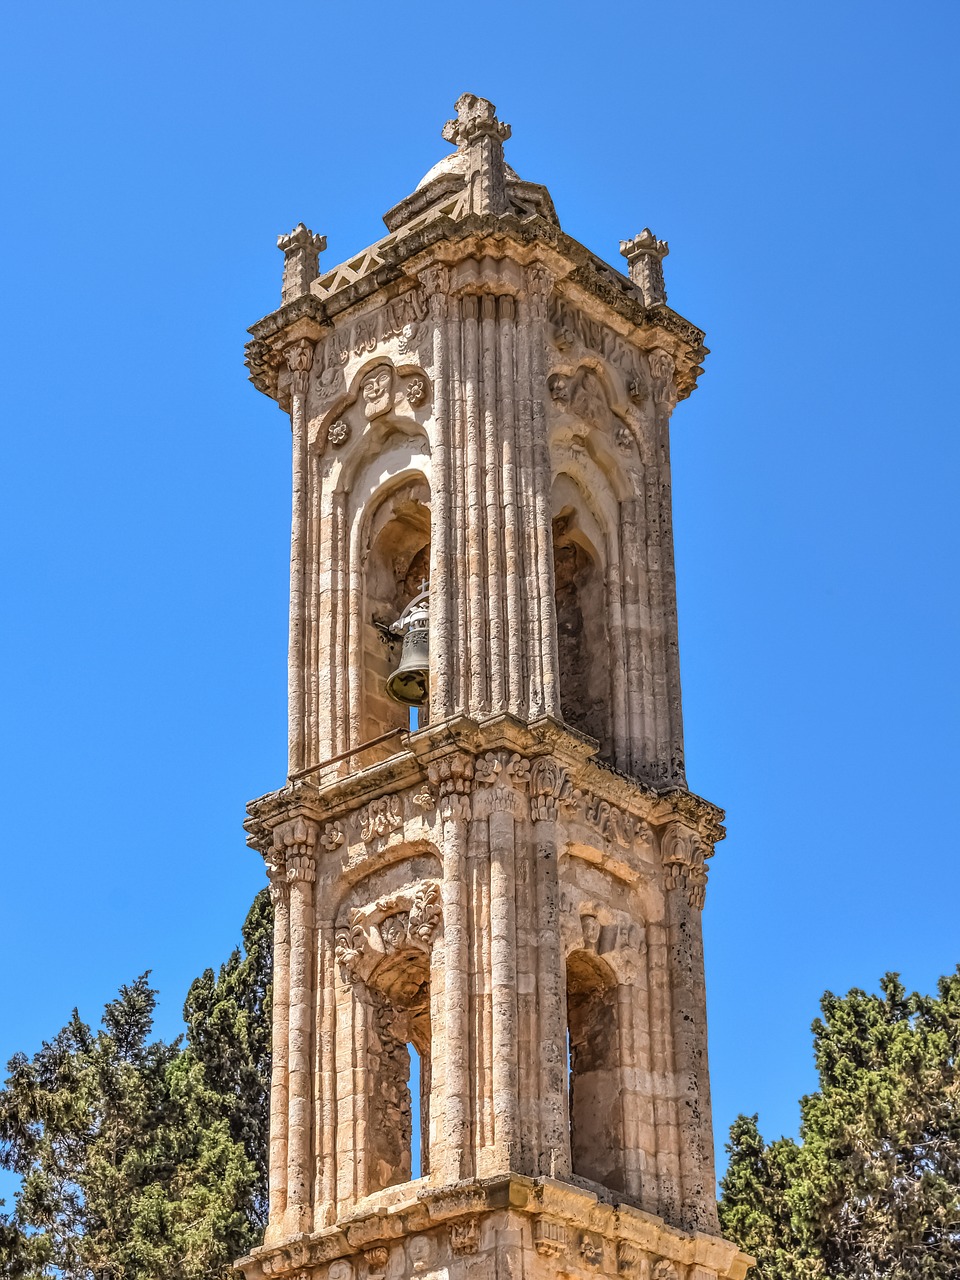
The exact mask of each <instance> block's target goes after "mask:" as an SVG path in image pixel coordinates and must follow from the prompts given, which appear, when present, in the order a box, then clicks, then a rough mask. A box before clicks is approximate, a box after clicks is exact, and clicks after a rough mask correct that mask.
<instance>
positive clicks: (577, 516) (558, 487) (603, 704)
mask: <svg viewBox="0 0 960 1280" xmlns="http://www.w3.org/2000/svg"><path fill="white" fill-rule="evenodd" d="M553 512H554V514H553V567H554V593H555V601H556V613H557V654H558V661H559V675H560V709H561V714H562V715H563V718H564V720H565V721H566V722H567V724H569V725H571V726H572V727H573V728H575V729H579V730H580V731H581V732H582V733H586V734H588V735H589V736H590V737H591V738H596V739H597V741H598V742H599V743H600V750H599V755H600V757H601V758H603V759H609V758H611V755H612V751H613V686H612V681H611V637H610V627H609V606H608V600H607V585H606V572H605V570H606V564H605V542H606V539H605V538H604V534H603V531H602V529H601V527H600V524H599V522H598V521H597V519H596V517H595V516H594V515H593V513H592V511H591V510H590V507H589V504H588V502H587V499H586V495H585V494H584V492H583V491H582V490H581V489H580V487H579V486H578V485H577V484H576V483H575V482H574V481H573V480H572V479H571V478H570V477H569V476H567V475H559V476H557V478H556V480H555V482H554V486H553Z"/></svg>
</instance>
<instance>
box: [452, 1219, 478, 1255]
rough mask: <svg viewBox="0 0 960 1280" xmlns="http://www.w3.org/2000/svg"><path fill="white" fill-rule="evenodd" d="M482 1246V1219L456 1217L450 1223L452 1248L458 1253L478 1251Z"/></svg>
mask: <svg viewBox="0 0 960 1280" xmlns="http://www.w3.org/2000/svg"><path fill="white" fill-rule="evenodd" d="M479 1247H480V1219H479V1218H477V1217H469V1218H454V1220H453V1221H452V1222H451V1223H450V1248H451V1249H452V1250H453V1252H454V1253H455V1254H457V1255H460V1256H462V1255H463V1254H466V1253H476V1252H477V1250H478V1249H479Z"/></svg>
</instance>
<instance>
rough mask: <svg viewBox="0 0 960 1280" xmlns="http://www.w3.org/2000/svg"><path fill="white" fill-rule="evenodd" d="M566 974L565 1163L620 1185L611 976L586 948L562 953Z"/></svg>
mask: <svg viewBox="0 0 960 1280" xmlns="http://www.w3.org/2000/svg"><path fill="white" fill-rule="evenodd" d="M594 941H595V939H594ZM566 977H567V1033H568V1044H569V1070H570V1094H569V1101H570V1158H571V1167H572V1169H573V1172H574V1174H576V1175H577V1176H578V1177H581V1178H587V1179H589V1180H590V1181H591V1182H597V1183H599V1184H600V1185H601V1186H604V1187H609V1188H610V1189H611V1190H613V1191H623V1190H624V1189H625V1176H624V1172H625V1171H624V1160H623V1157H624V1125H623V1105H622V1087H621V1083H622V1082H621V1064H620V1025H619V1018H620V1011H619V1004H618V999H617V979H616V976H615V974H614V972H613V970H612V969H611V967H610V965H609V964H607V962H606V961H605V960H603V959H602V958H601V957H600V956H598V955H595V954H593V953H592V952H591V951H587V950H586V949H584V950H578V951H573V952H571V953H570V955H569V956H568V957H567V974H566Z"/></svg>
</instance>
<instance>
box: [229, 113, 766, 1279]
mask: <svg viewBox="0 0 960 1280" xmlns="http://www.w3.org/2000/svg"><path fill="white" fill-rule="evenodd" d="M456 112H457V114H456V119H454V120H452V121H451V122H450V123H449V124H447V126H446V127H445V129H444V130H443V136H444V138H445V139H446V140H447V141H448V142H449V143H451V144H452V145H453V148H454V149H453V150H452V151H450V153H449V154H448V155H447V156H446V157H445V158H444V159H442V160H441V161H440V162H439V164H437V165H436V166H435V167H434V168H433V169H431V170H430V172H429V173H428V174H427V175H426V176H425V177H424V178H423V180H422V181H421V182H420V183H419V185H418V186H417V188H416V190H415V191H414V192H413V194H412V195H409V196H407V198H406V199H404V200H402V201H401V202H400V203H399V204H398V205H396V206H395V207H394V208H393V209H391V210H390V211H389V212H388V213H387V214H386V215H385V218H384V222H385V223H386V228H387V234H386V236H385V237H384V238H383V239H382V240H380V241H378V242H377V243H376V244H374V245H371V246H370V247H369V248H367V249H364V250H363V251H362V252H360V253H358V254H356V255H355V256H354V257H352V258H350V259H349V260H348V261H346V262H344V263H342V264H341V265H340V266H337V267H333V268H332V269H321V267H320V263H319V257H320V254H321V252H322V250H323V249H324V248H325V241H324V239H323V237H322V236H317V235H314V234H313V233H312V232H310V231H308V230H307V228H306V227H304V226H303V225H302V224H301V225H300V226H298V227H297V228H296V230H295V231H293V232H292V233H291V234H290V235H288V236H283V237H281V239H280V241H279V246H280V248H281V250H282V251H283V254H284V271H283V286H282V303H281V306H280V307H279V309H278V310H276V311H274V312H273V313H271V314H270V315H268V316H267V317H266V318H265V319H263V320H261V321H259V322H258V323H257V324H255V325H254V326H253V328H252V329H251V333H252V335H253V336H252V341H251V342H250V343H249V344H248V347H247V355H248V365H249V368H250V372H251V379H252V381H253V383H254V385H255V386H256V387H257V388H258V389H259V390H261V391H263V392H264V393H265V394H267V395H269V396H271V397H272V398H273V399H275V400H276V401H277V403H278V404H279V405H280V407H281V408H282V409H283V410H284V411H285V412H286V413H288V414H289V415H290V421H291V426H292V438H293V518H292V539H291V556H290V572H291V586H290V654H289V726H290V727H289V772H288V778H287V781H286V784H285V785H284V786H283V787H281V788H280V789H279V790H278V791H274V792H271V793H270V794H268V795H265V796H262V797H261V798H260V799H258V800H255V801H253V802H252V803H251V804H250V806H249V809H248V813H249V817H248V820H247V823H246V828H247V831H248V832H249V838H250V843H251V844H252V845H253V846H254V847H255V848H256V849H258V850H259V851H260V852H261V853H262V854H263V857H264V858H265V860H266V866H267V874H268V876H269V879H270V885H271V892H272V895H273V899H274V903H275V906H276V935H275V944H276V945H275V975H274V1012H273V1018H274V1022H273V1062H274V1066H273V1087H272V1097H271V1114H270V1222H269V1227H268V1229H267V1234H266V1239H265V1243H264V1245H263V1246H262V1247H261V1248H259V1249H257V1250H255V1251H254V1252H253V1253H252V1254H251V1255H250V1256H249V1257H247V1258H244V1259H241V1260H240V1262H239V1263H238V1264H237V1267H238V1269H239V1270H240V1271H241V1272H242V1273H243V1275H244V1276H245V1278H246V1280H264V1278H265V1277H287V1276H289V1277H296V1280H406V1278H407V1277H413V1276H419V1275H423V1276H425V1277H426V1276H429V1277H438V1278H439V1277H443V1278H444V1280H460V1278H461V1277H476V1278H477V1280H479V1278H480V1277H504V1278H509V1280H520V1278H521V1277H525V1278H526V1280H539V1278H541V1277H542V1280H551V1278H553V1277H557V1276H560V1275H563V1276H568V1277H610V1278H611V1280H612V1278H613V1277H628V1278H635V1280H719V1278H720V1277H723V1278H724V1280H726V1278H729V1280H741V1277H743V1276H744V1274H745V1272H746V1269H747V1267H748V1265H749V1261H750V1260H749V1259H748V1258H746V1257H745V1256H744V1255H742V1254H740V1253H739V1252H738V1251H737V1249H736V1248H735V1247H734V1246H733V1245H731V1244H729V1243H728V1242H726V1241H725V1240H723V1239H722V1238H721V1237H720V1236H719V1234H718V1226H717V1216H716V1207H715V1179H714V1160H713V1139H712V1134H711V1126H710V1091H709V1082H708V1075H707V1054H706V1023H705V1003H704V977H703V953H702V943H701V927H700V911H701V908H702V906H703V899H704V890H705V886H706V870H705V865H706V859H707V858H709V857H710V856H711V855H712V853H713V848H714V844H715V842H716V841H717V840H719V839H721V838H722V836H723V827H722V826H721V820H722V818H723V814H722V812H721V811H720V810H719V809H717V808H715V807H714V806H713V805H712V804H710V803H708V802H707V801H706V800H702V799H700V798H699V797H698V796H696V795H695V794H693V793H692V792H691V791H689V790H688V789H687V785H686V778H685V774H684V763H683V733H682V724H681V712H680V680H679V668H678V652H677V620H676V593H675V584H674V567H673V551H672V532H671V500H670V460H669V433H668V423H669V418H670V414H671V412H672V410H673V408H674V405H675V404H676V403H677V401H678V400H680V399H683V398H685V397H686V396H688V395H689V394H690V392H691V391H692V390H693V389H694V387H695V385H696V379H697V377H698V375H699V373H700V362H701V360H702V358H703V356H704V355H705V354H706V348H705V347H704V345H703V334H702V333H701V332H700V330H698V329H696V328H695V327H694V326H693V325H692V324H690V323H689V322H688V321H687V320H684V319H683V318H682V317H681V316H679V315H678V314H677V313H676V312H674V311H672V310H671V309H670V308H669V307H668V306H667V302H666V293H665V291H664V283H663V258H664V256H665V255H666V253H667V246H666V244H665V243H664V242H663V241H659V240H657V239H656V238H655V237H654V236H653V235H652V234H651V233H650V232H649V231H643V232H642V233H641V234H640V235H638V236H636V237H634V238H633V239H632V240H629V241H627V242H625V243H623V244H622V245H621V252H622V253H623V254H624V256H625V257H626V260H627V271H628V274H623V273H621V272H620V271H619V270H616V269H614V268H613V267H611V266H609V265H608V264H607V263H605V262H603V261H602V260H601V259H599V258H597V257H595V256H594V254H593V253H591V252H590V251H589V250H588V249H586V248H584V246H583V245H581V244H578V243H577V241H575V240H573V239H571V237H569V236H568V235H566V234H565V233H564V232H563V231H562V230H561V228H560V225H559V222H558V220H557V216H556V213H555V211H554V207H553V203H552V201H551V199H550V196H549V193H548V192H547V190H546V189H545V188H544V187H542V186H539V185H537V184H535V183H532V182H527V181H524V180H523V179H521V178H519V177H518V176H517V174H516V173H515V172H514V171H513V170H512V169H511V168H510V166H509V165H508V164H507V163H506V161H505V160H504V153H503V144H504V142H505V141H506V139H507V138H508V137H509V136H510V129H509V126H508V125H505V124H503V123H502V122H501V121H500V120H498V119H497V116H496V113H495V110H494V107H493V105H492V104H491V103H489V102H487V101H485V100H484V99H482V98H476V97H474V96H473V95H471V94H465V95H464V96H463V97H462V98H461V99H460V100H459V102H458V103H457V106H456ZM415 1128H416V1132H414V1129H415Z"/></svg>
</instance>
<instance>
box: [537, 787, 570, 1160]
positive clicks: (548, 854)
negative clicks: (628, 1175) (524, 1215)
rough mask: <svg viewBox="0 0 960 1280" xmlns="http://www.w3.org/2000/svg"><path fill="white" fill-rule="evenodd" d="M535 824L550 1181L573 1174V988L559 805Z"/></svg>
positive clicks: (548, 806) (545, 808) (543, 1152)
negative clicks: (562, 893)
mask: <svg viewBox="0 0 960 1280" xmlns="http://www.w3.org/2000/svg"><path fill="white" fill-rule="evenodd" d="M539 812H540V813H541V814H544V815H543V817H539V818H538V819H536V820H535V822H534V850H535V856H536V865H535V869H534V874H535V877H536V927H538V929H539V937H540V945H539V947H538V955H536V978H538V1010H539V1019H538V1032H539V1050H540V1053H539V1057H540V1062H539V1076H540V1082H539V1083H540V1097H539V1102H540V1169H539V1172H541V1174H547V1175H549V1176H550V1178H554V1176H557V1178H559V1176H562V1175H564V1174H567V1172H570V1105H568V1098H567V989H566V988H567V984H566V964H564V959H563V955H562V952H561V941H559V876H558V872H557V855H558V831H557V820H558V812H557V801H556V800H554V799H553V797H541V799H540V803H539Z"/></svg>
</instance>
